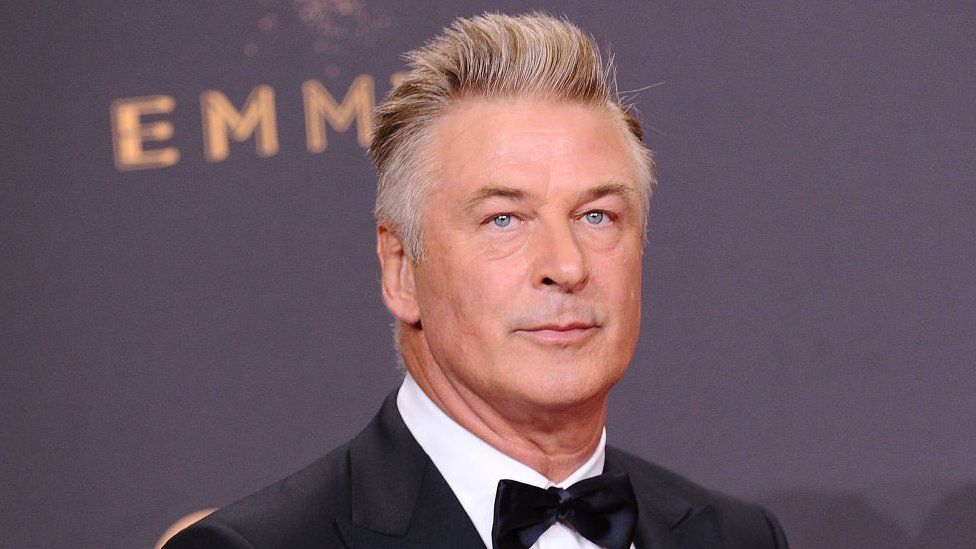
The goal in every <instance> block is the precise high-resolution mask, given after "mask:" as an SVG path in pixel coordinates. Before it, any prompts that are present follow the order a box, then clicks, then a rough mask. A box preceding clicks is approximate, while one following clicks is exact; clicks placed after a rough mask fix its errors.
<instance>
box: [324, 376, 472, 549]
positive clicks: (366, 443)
mask: <svg viewBox="0 0 976 549" xmlns="http://www.w3.org/2000/svg"><path fill="white" fill-rule="evenodd" d="M349 466H350V471H351V472H350V475H351V486H352V494H351V501H352V513H351V516H350V520H348V521H347V520H344V519H338V520H336V525H337V526H338V528H339V531H340V532H341V533H342V537H343V539H344V540H345V542H346V544H347V545H348V546H349V547H350V548H354V549H373V548H375V549H379V548H394V549H401V548H402V549H407V548H415V549H419V548H421V547H422V548H432V549H436V548H444V549H447V548H456V547H484V543H483V542H482V541H481V538H480V537H479V536H478V532H477V530H475V527H474V525H473V524H472V523H471V520H470V519H469V518H468V515H467V514H466V513H465V512H464V508H463V507H461V504H460V502H458V500H457V497H455V495H454V493H453V492H452V491H451V489H450V487H449V486H448V485H447V482H446V481H445V480H444V477H442V476H441V474H440V473H439V472H438V471H437V468H436V467H435V466H434V464H433V462H431V461H430V458H428V457H427V454H426V453H424V451H423V449H422V448H421V447H420V445H419V444H418V443H417V441H416V440H415V439H414V438H413V435H411V434H410V431H409V430H408V429H407V426H406V425H404V423H403V419H401V418H400V412H399V411H398V410H397V407H396V391H394V392H393V393H392V394H390V396H389V397H387V399H386V401H385V402H384V403H383V407H382V408H381V409H380V412H379V414H377V416H376V417H375V418H374V419H373V421H372V422H371V423H370V424H369V425H368V426H367V427H366V429H364V430H363V432H362V433H360V434H359V436H357V437H356V438H355V439H353V441H352V442H351V443H350V445H349Z"/></svg>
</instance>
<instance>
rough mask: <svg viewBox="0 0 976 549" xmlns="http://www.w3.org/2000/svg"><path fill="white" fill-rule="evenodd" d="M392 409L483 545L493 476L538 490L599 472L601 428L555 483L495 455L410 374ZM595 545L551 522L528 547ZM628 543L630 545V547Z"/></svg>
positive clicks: (486, 538) (569, 548)
mask: <svg viewBox="0 0 976 549" xmlns="http://www.w3.org/2000/svg"><path fill="white" fill-rule="evenodd" d="M397 408H398V409H399V410H400V416H401V417H403V422H404V423H405V424H406V425H407V429H409V430H410V433H411V434H412V435H413V437H414V438H415V439H417V442H418V443H420V447H421V448H423V449H424V452H426V453H427V455H428V456H430V459H431V461H433V462H434V465H435V466H437V469H438V470H439V471H440V473H441V475H442V476H443V477H444V480H446V481H447V485H448V486H450V487H451V490H453V491H454V495H456V496H457V498H458V501H460V502H461V506H462V507H464V511H465V512H466V513H467V514H468V517H470V518H471V522H472V523H474V527H475V528H476V529H477V530H478V534H479V535H480V536H481V539H482V540H484V542H485V545H486V546H487V547H489V548H490V547H491V527H492V523H493V521H494V515H495V490H496V489H497V488H498V481H499V480H501V479H512V480H517V481H519V482H524V483H525V484H531V485H533V486H537V487H539V488H548V487H550V486H560V487H562V488H565V487H567V486H570V485H572V484H574V483H576V482H579V481H581V480H583V479H587V478H590V477H595V476H597V475H600V474H602V473H603V461H604V458H605V457H606V442H607V431H606V429H604V430H603V434H602V436H601V437H600V443H599V445H597V448H596V451H595V452H594V453H593V455H592V456H590V459H588V460H586V463H584V464H583V465H581V466H580V468H579V469H577V470H576V471H574V472H573V474H571V475H569V477H568V478H567V479H566V480H564V481H563V482H561V483H559V484H558V485H557V484H554V483H552V482H550V481H549V479H548V478H546V477H545V476H543V475H542V474H540V473H539V472H537V471H536V470H534V469H532V468H531V467H529V466H527V465H525V464H523V463H521V462H519V461H516V460H514V459H512V458H510V457H508V456H507V455H505V454H503V453H501V452H500V451H498V450H497V449H495V448H494V447H493V446H491V445H489V444H488V443H487V442H485V441H483V440H481V439H480V438H478V437H477V436H475V435H474V434H472V433H471V432H470V431H468V430H467V429H465V428H464V427H462V426H461V425H459V424H458V423H457V422H455V421H454V420H453V419H451V418H450V417H449V416H448V415H447V414H445V413H444V412H443V411H442V410H441V409H440V408H439V407H438V406H437V405H436V404H434V402H433V401H432V400H430V398H429V397H428V396H427V395H426V394H425V393H424V391H423V389H421V388H420V386H419V385H417V382H416V381H415V380H414V379H413V377H411V376H410V374H407V375H406V377H405V378H404V380H403V385H401V386H400V391H399V392H398V393H397ZM596 547H597V546H596V545H594V544H593V543H592V542H591V541H590V540H588V539H586V538H584V537H583V536H581V535H579V534H578V533H577V532H576V531H575V530H574V529H573V528H572V527H571V526H567V525H565V524H563V523H561V522H557V523H556V524H554V525H553V526H552V527H551V528H549V530H547V531H546V532H545V533H544V534H542V536H541V537H540V538H539V540H538V541H536V542H535V545H533V546H532V549H595V548H596ZM633 547H634V546H633V545H631V549H633Z"/></svg>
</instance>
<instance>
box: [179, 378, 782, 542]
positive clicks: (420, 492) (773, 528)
mask: <svg viewBox="0 0 976 549" xmlns="http://www.w3.org/2000/svg"><path fill="white" fill-rule="evenodd" d="M395 397H396V393H395V392H394V393H393V394H391V395H390V396H389V398H387V399H386V402H385V403H384V404H383V407H382V409H381V410H380V412H379V414H377V416H376V417H375V418H374V419H373V421H372V422H370V424H369V425H368V426H367V427H366V428H365V429H364V430H363V431H362V432H361V433H360V434H359V435H358V436H356V438H354V439H353V440H352V441H350V442H349V443H348V444H346V445H345V446H342V447H340V448H338V449H336V450H334V451H333V452H331V453H329V454H328V455H326V456H325V457H323V458H321V459H319V460H318V461H316V462H315V463H313V464H311V465H309V466H308V467H306V468H305V469H303V470H301V471H299V472H298V473H296V474H294V475H292V476H290V477H288V478H286V479H284V480H282V481H279V482H277V483H276V484H273V485H271V486H269V487H268V488H265V489H263V490H261V491H259V492H257V493H256V494H253V495H251V496H248V497H246V498H244V499H243V500H241V501H238V502H237V503H234V504H231V505H229V506H227V507H224V508H222V509H220V510H219V511H217V512H215V513H214V514H213V515H210V516H209V517H207V518H205V519H203V520H202V521H200V522H198V523H196V524H194V525H193V526H191V527H189V528H188V529H186V530H184V531H183V532H181V533H179V534H177V535H176V536H175V537H174V538H173V539H171V540H170V541H169V542H168V543H167V544H166V545H165V546H164V549H202V548H206V549H211V548H216V549H221V548H226V549H312V548H315V549H322V548H332V547H336V548H349V549H378V548H384V549H407V548H411V549H440V548H443V549H448V548H450V549H459V548H481V549H484V547H485V545H484V542H482V541H481V538H480V537H479V536H478V532H477V531H476V530H475V527H474V525H473V524H472V523H471V521H470V519H468V516H467V514H466V513H465V512H464V509H463V508H462V507H461V504H460V503H459V502H458V500H457V498H456V497H455V496H454V493H453V492H452V491H451V489H450V487H448V485H447V482H446V481H445V480H444V478H443V477H442V476H441V474H440V473H439V472H438V470H437V468H436V467H435V466H434V463H433V462H432V461H431V460H430V458H429V457H427V454H426V453H424V451H423V449H421V447H420V445H419V444H418V443H417V441H416V440H414V438H413V436H412V435H411V434H410V431H409V430H407V427H406V425H404V423H403V420H402V419H401V418H400V413H399V412H398V411H397V407H396V398H395ZM605 468H606V470H608V471H609V470H615V469H622V470H624V471H627V473H628V474H629V475H630V478H631V481H632V483H633V485H634V492H635V493H636V494H637V500H638V527H637V540H636V542H635V544H636V546H637V548H638V549H678V548H681V549H691V548H700V549H704V548H708V549H718V548H724V549H732V548H741V549H766V548H769V549H773V548H786V547H787V543H786V538H785V537H784V535H783V532H782V530H781V529H780V527H779V524H778V523H777V522H776V519H775V518H774V517H773V516H772V515H770V514H769V513H767V512H766V511H765V510H763V509H762V508H760V507H757V506H754V505H750V504H746V503H742V502H740V501H737V500H735V499H732V498H730V497H728V496H724V495H721V494H718V493H715V492H711V491H708V490H705V489H704V488H701V487H698V486H696V485H694V484H692V483H691V482H689V481H687V480H685V479H683V478H681V477H679V476H677V475H675V474H674V473H671V472H670V471H667V470H665V469H662V468H660V467H657V466H655V465H652V464H650V463H647V462H646V461H643V460H641V459H639V458H636V457H634V456H631V455H628V454H626V453H624V452H621V451H619V450H616V449H614V448H610V447H608V448H607V455H606V466H605Z"/></svg>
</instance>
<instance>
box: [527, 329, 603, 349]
mask: <svg viewBox="0 0 976 549" xmlns="http://www.w3.org/2000/svg"><path fill="white" fill-rule="evenodd" d="M595 331H596V328H573V329H571V330H521V331H520V332H519V333H520V334H523V335H525V336H527V337H529V338H530V339H533V340H535V341H538V342H540V343H546V344H549V345H574V344H578V343H581V342H582V341H584V340H585V339H586V338H588V337H590V335H592V334H593V332H595Z"/></svg>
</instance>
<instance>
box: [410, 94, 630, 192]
mask: <svg viewBox="0 0 976 549" xmlns="http://www.w3.org/2000/svg"><path fill="white" fill-rule="evenodd" d="M625 132H626V129H625V128H624V127H623V124H622V123H621V121H619V119H617V118H615V117H614V116H613V114H612V113H611V111H610V110H609V108H605V107H600V106H590V105H585V104H579V103H572V102H551V101H537V100H528V99H496V100H465V101H462V102H460V103H459V104H457V105H455V106H452V107H451V109H450V110H448V111H447V112H446V113H445V114H444V115H442V116H441V117H440V118H439V119H438V120H437V122H435V124H434V125H433V127H432V129H431V134H430V141H429V152H430V157H429V159H428V160H429V161H430V163H431V167H432V168H433V169H434V171H435V172H436V174H437V177H435V179H436V180H438V181H439V182H440V184H438V185H436V188H435V189H433V191H434V192H440V193H450V194H454V193H458V192H460V193H463V192H464V191H466V190H468V188H469V187H476V186H478V185H484V184H487V183H493V184H499V183H504V184H507V185H523V184H526V185H529V184H532V185H539V184H545V185H546V186H547V187H548V186H549V185H551V184H553V183H557V184H559V185H558V186H561V187H562V186H571V187H574V188H576V187H579V186H581V185H589V184H601V183H605V182H606V181H608V180H613V181H617V182H621V183H624V184H627V185H630V186H636V185H637V177H638V175H637V163H636V161H635V157H634V156H633V154H632V149H631V146H630V142H629V140H628V138H627V135H626V133H625Z"/></svg>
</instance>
